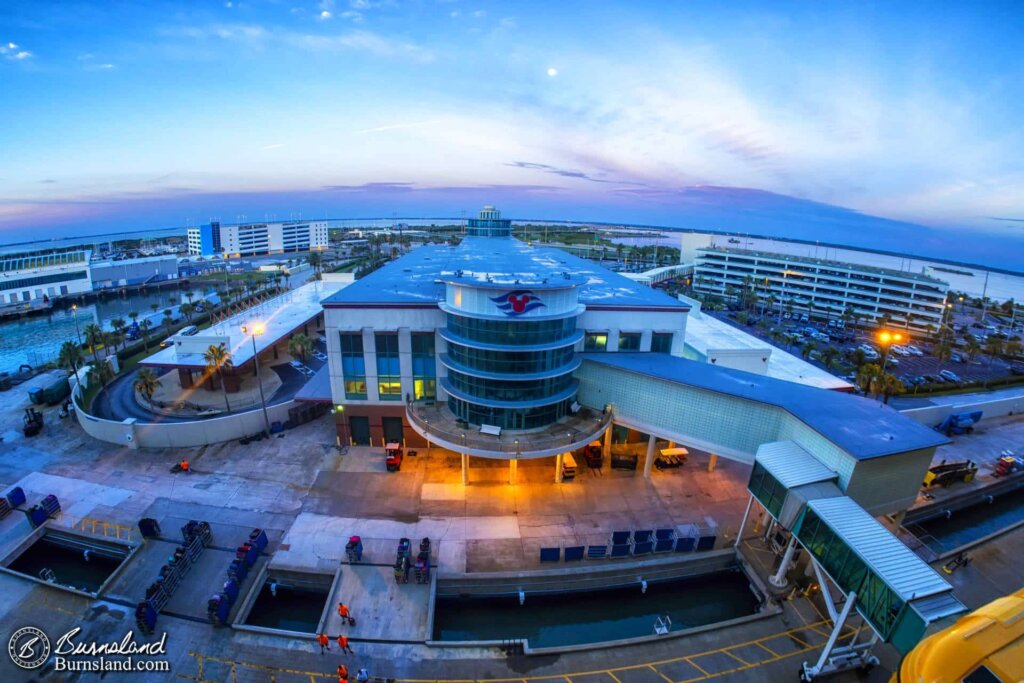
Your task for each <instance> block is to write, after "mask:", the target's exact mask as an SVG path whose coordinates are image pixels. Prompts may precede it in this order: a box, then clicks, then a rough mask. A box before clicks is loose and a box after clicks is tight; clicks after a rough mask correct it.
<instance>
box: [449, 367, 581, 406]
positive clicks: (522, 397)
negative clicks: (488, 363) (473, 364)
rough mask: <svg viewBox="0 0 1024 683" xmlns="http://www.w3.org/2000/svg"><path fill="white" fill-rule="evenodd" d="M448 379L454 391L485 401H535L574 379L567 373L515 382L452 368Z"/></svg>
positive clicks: (565, 387) (564, 386) (563, 388)
mask: <svg viewBox="0 0 1024 683" xmlns="http://www.w3.org/2000/svg"><path fill="white" fill-rule="evenodd" d="M448 381H449V382H450V383H451V386H452V388H453V389H455V390H456V391H461V392H462V393H464V394H469V395H470V396H474V397H476V398H479V399H481V400H485V401H536V400H539V399H544V398H547V397H549V396H554V395H555V394H557V393H559V392H561V391H565V390H566V389H568V388H569V387H570V386H572V383H573V381H574V380H573V377H572V374H571V373H567V374H565V375H560V376H558V377H548V378H546V379H533V380H527V381H525V382H516V381H510V380H504V379H484V378H482V377H472V376H470V375H464V374H462V373H461V372H455V371H454V370H453V371H451V372H449V373H448Z"/></svg>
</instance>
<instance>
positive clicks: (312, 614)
mask: <svg viewBox="0 0 1024 683" xmlns="http://www.w3.org/2000/svg"><path fill="white" fill-rule="evenodd" d="M327 597H328V593H327V591H326V590H322V591H321V590H315V589H310V588H298V587H292V586H288V585H284V584H280V585H278V587H277V595H276V596H274V595H273V594H271V592H270V585H269V583H268V584H264V586H263V588H262V589H260V594H259V596H257V598H256V602H254V603H253V606H252V609H251V610H249V614H248V616H247V617H246V619H245V623H246V624H248V625H249V626H262V627H264V628H274V629H280V630H282V631H296V632H298V633H316V627H317V626H318V625H319V623H320V616H321V615H322V614H323V612H324V606H325V605H326V604H327Z"/></svg>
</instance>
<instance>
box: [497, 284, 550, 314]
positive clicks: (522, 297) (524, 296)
mask: <svg viewBox="0 0 1024 683" xmlns="http://www.w3.org/2000/svg"><path fill="white" fill-rule="evenodd" d="M491 301H493V302H494V304H495V305H496V306H497V307H498V309H499V310H500V311H501V312H502V313H504V314H505V315H511V316H517V315H522V314H523V313H526V312H528V311H532V310H534V309H536V308H541V307H542V306H544V303H543V302H542V301H541V300H540V297H539V296H537V295H536V294H534V293H533V292H531V291H530V290H528V289H517V290H515V291H514V292H508V293H507V294H502V295H501V296H492V297H491Z"/></svg>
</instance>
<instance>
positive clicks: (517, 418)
mask: <svg viewBox="0 0 1024 683" xmlns="http://www.w3.org/2000/svg"><path fill="white" fill-rule="evenodd" d="M569 405H570V401H568V400H567V401H559V402H558V403H553V404H551V405H546V406H540V407H537V408H490V407H488V406H479V405H476V404H473V403H467V402H466V401H463V400H461V399H457V398H455V397H454V396H449V397H448V409H449V410H451V411H452V413H454V414H455V416H456V417H459V418H461V419H463V420H465V421H466V422H468V423H470V424H473V425H493V426H495V427H501V428H502V429H536V428H538V427H546V426H547V425H549V424H551V423H553V422H557V421H558V420H559V419H561V418H562V417H565V415H566V414H568V412H569Z"/></svg>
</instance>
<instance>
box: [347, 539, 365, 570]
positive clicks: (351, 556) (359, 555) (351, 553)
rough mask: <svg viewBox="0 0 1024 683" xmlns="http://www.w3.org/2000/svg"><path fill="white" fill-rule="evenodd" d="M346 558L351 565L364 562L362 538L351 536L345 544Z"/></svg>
mask: <svg viewBox="0 0 1024 683" xmlns="http://www.w3.org/2000/svg"><path fill="white" fill-rule="evenodd" d="M345 556H346V557H347V558H348V563H349V564H355V563H356V562H362V561H363V539H362V537H360V536H349V539H348V543H346V544H345Z"/></svg>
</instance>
